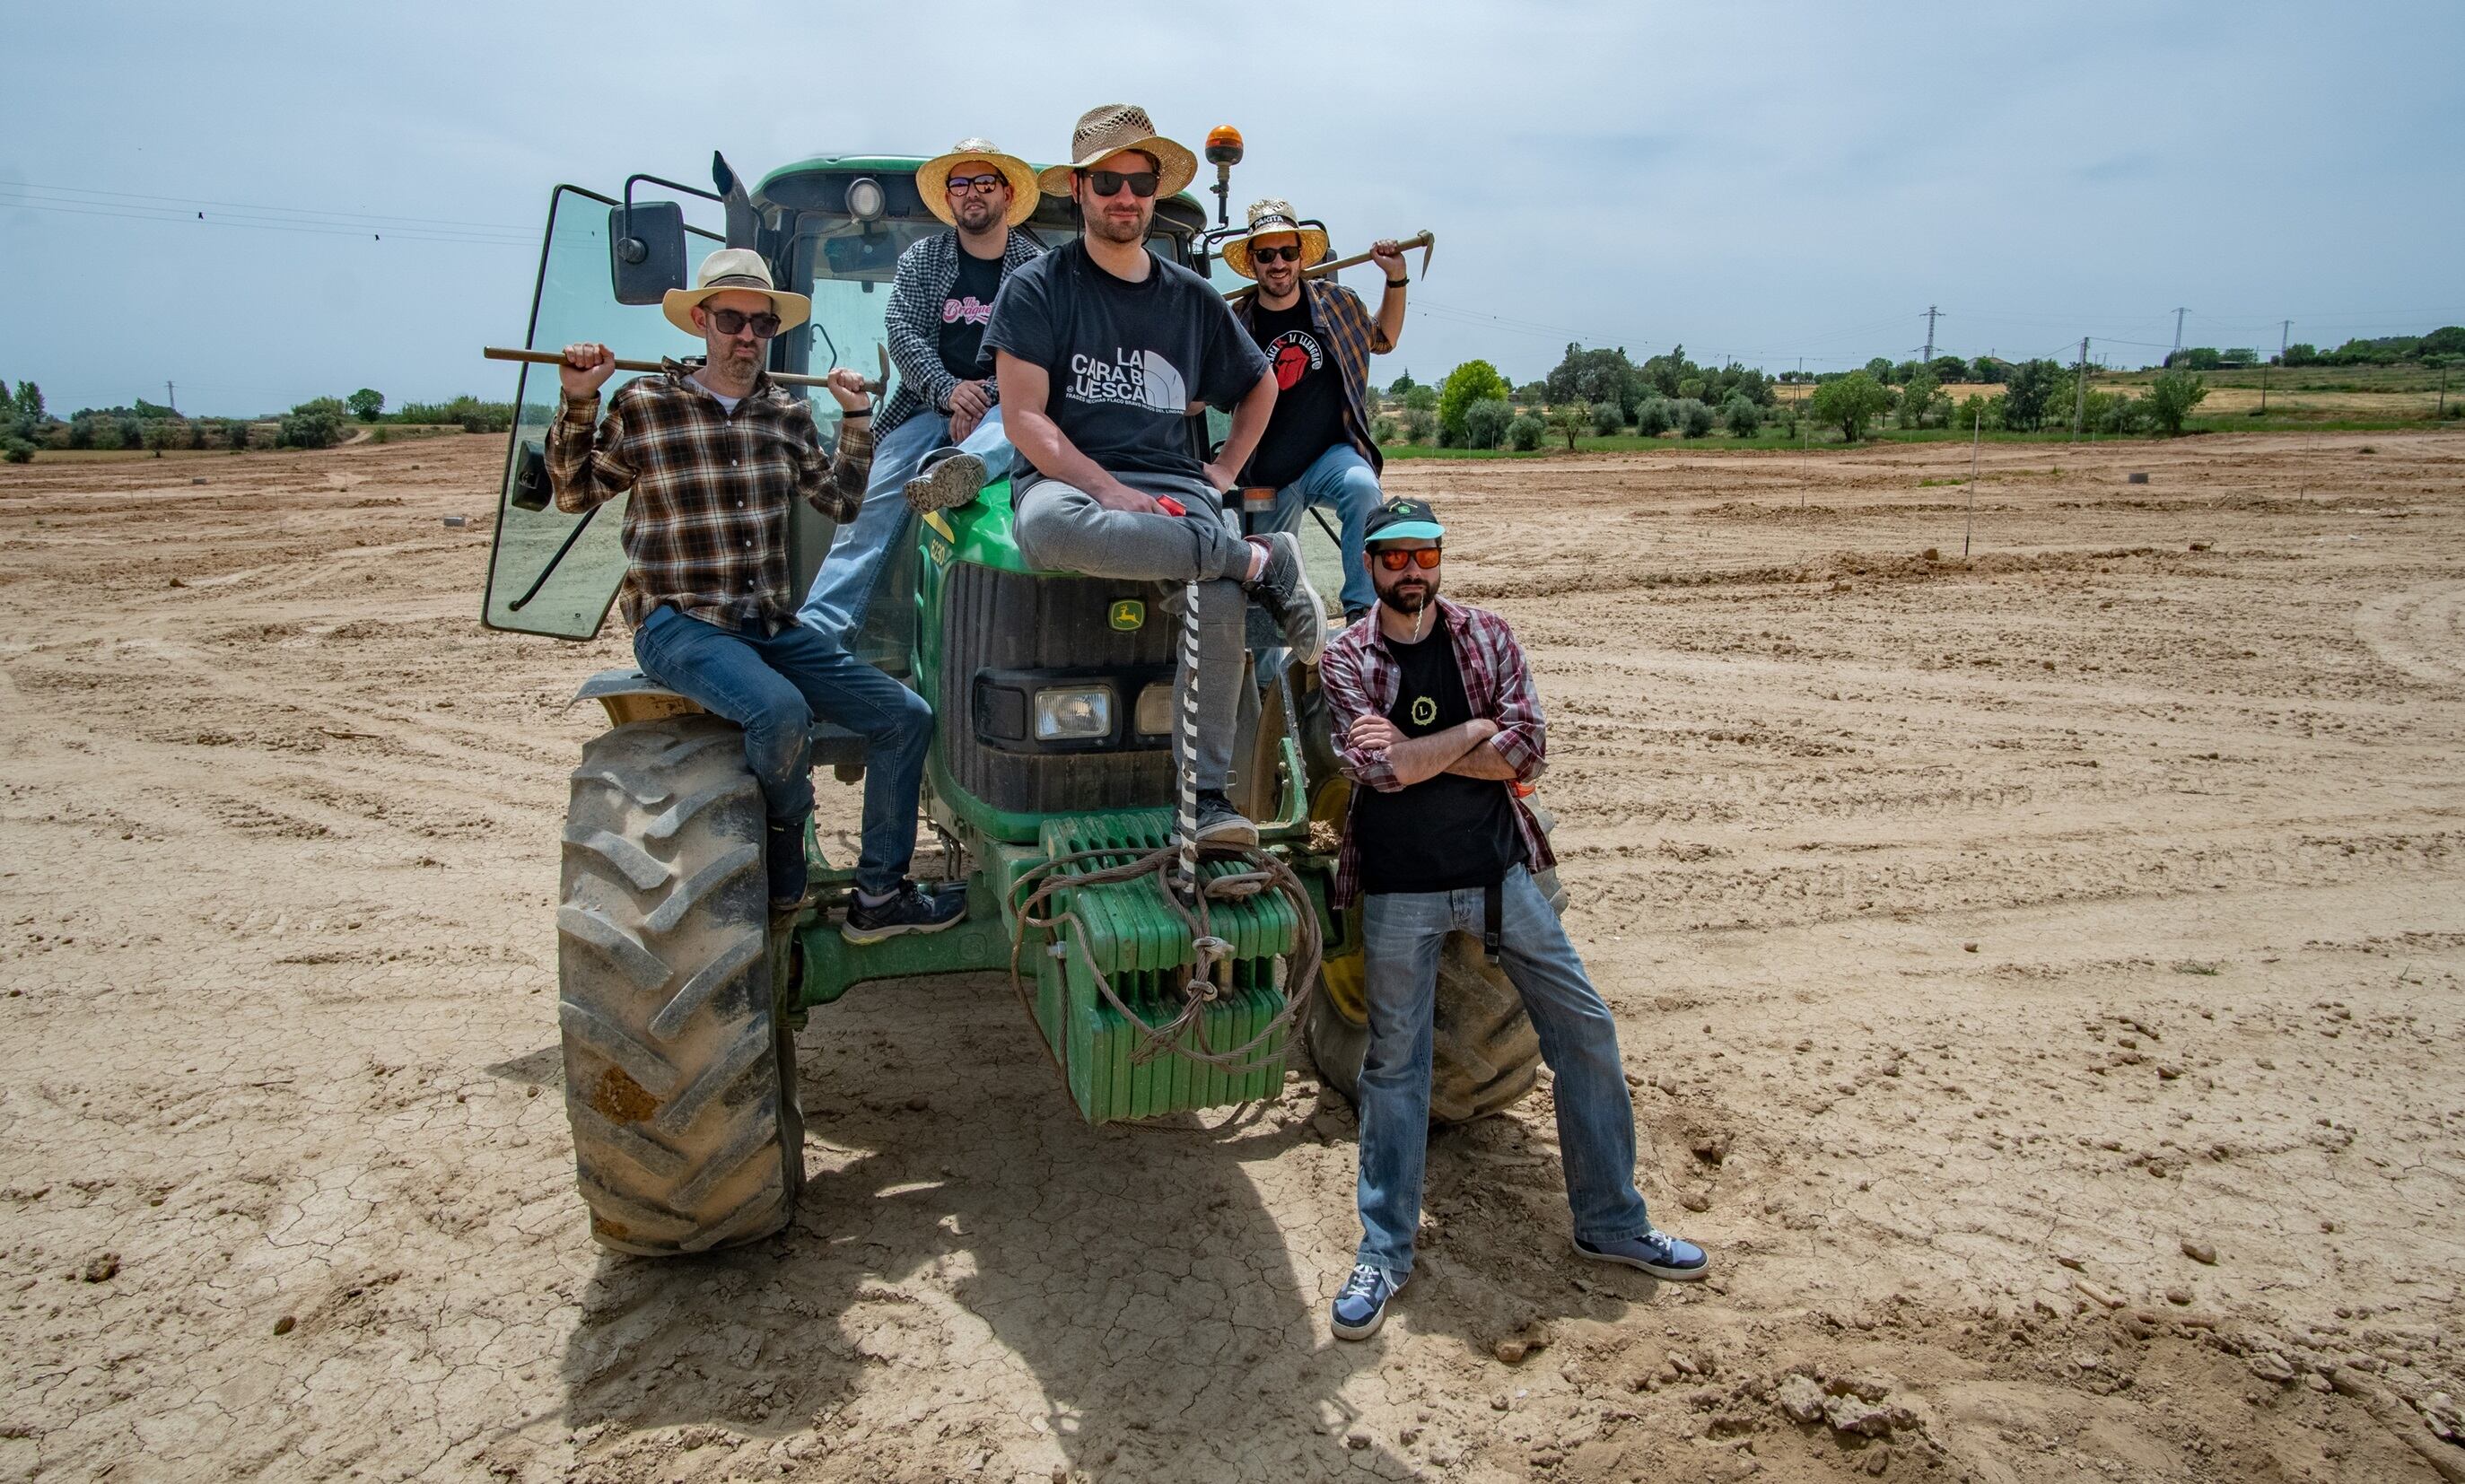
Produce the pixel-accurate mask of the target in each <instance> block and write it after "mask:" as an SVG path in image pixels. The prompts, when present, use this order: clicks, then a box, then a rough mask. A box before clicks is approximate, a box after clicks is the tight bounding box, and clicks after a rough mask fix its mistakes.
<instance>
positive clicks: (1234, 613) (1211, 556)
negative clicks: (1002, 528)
mask: <svg viewBox="0 0 2465 1484" xmlns="http://www.w3.org/2000/svg"><path fill="white" fill-rule="evenodd" d="M1121 482H1122V483H1123V484H1126V485H1128V486H1129V487H1130V488H1132V489H1134V490H1137V491H1138V492H1139V493H1140V494H1142V495H1169V496H1171V497H1172V498H1175V499H1178V500H1180V501H1181V502H1182V503H1183V504H1184V505H1187V506H1188V507H1189V514H1188V515H1186V516H1167V515H1141V514H1138V513H1136V512H1133V511H1127V510H1107V509H1105V508H1104V507H1103V506H1101V505H1099V504H1098V503H1096V499H1095V497H1094V496H1092V495H1089V494H1088V493H1087V492H1086V491H1084V490H1081V489H1077V488H1076V487H1074V486H1071V485H1067V484H1063V483H1062V482H1060V481H1059V480H1057V479H1045V480H1041V481H1039V482H1038V483H1037V484H1036V485H1035V487H1034V488H1033V489H1031V490H1029V491H1028V492H1027V494H1026V495H1025V496H1024V497H1023V498H1021V499H1020V500H1019V502H1018V508H1017V512H1016V516H1015V522H1014V529H1015V530H1016V532H1017V536H1018V549H1019V554H1020V555H1022V556H1024V557H1026V558H1027V560H1028V561H1030V562H1032V563H1033V564H1034V565H1037V566H1040V567H1044V568H1046V569H1048V570H1053V571H1062V572H1083V573H1085V574H1086V575H1087V576H1089V577H1124V578H1134V579H1139V580H1143V581H1149V582H1167V583H1174V584H1180V583H1187V582H1190V581H1192V580H1195V581H1196V582H1197V584H1198V674H1197V676H1191V675H1190V674H1189V671H1188V665H1187V664H1186V663H1185V664H1183V665H1182V666H1181V668H1180V671H1179V673H1178V674H1176V675H1175V676H1174V677H1173V703H1174V704H1173V714H1174V715H1175V716H1179V715H1180V714H1181V708H1182V707H1183V706H1185V705H1187V704H1188V698H1189V689H1190V686H1191V685H1192V684H1193V683H1195V684H1196V685H1197V687H1198V758H1197V773H1198V786H1199V787H1201V788H1203V789H1204V788H1222V787H1223V786H1225V784H1226V782H1227V781H1228V780H1229V779H1230V778H1231V777H1232V773H1233V728H1234V726H1235V724H1236V720H1237V718H1238V717H1239V715H1240V709H1241V694H1240V685H1241V641H1242V625H1243V622H1244V615H1245V614H1246V613H1247V612H1248V609H1249V601H1250V600H1249V597H1248V595H1247V594H1246V593H1244V592H1243V591H1242V590H1241V579H1242V578H1243V577H1245V576H1247V575H1248V573H1249V570H1250V552H1251V546H1250V543H1248V542H1246V541H1243V540H1242V539H1241V537H1240V536H1239V534H1238V533H1236V532H1235V531H1234V530H1233V527H1232V526H1231V525H1230V524H1229V523H1228V522H1226V521H1225V520H1224V519H1223V517H1222V515H1221V514H1220V513H1219V512H1220V511H1221V509H1222V506H1221V505H1220V504H1219V503H1218V500H1217V497H1216V495H1215V494H1214V492H1213V491H1211V490H1210V489H1209V488H1208V487H1207V485H1206V484H1205V483H1204V482H1202V481H1200V480H1197V479H1178V478H1173V477H1171V476H1166V475H1123V476H1121ZM1181 607H1182V589H1181V588H1180V587H1174V588H1173V589H1172V590H1171V591H1170V592H1168V593H1166V596H1165V608H1166V610H1167V611H1169V612H1172V613H1174V614H1176V615H1178V614H1179V613H1180V611H1181ZM1173 653H1175V654H1176V655H1178V654H1179V653H1181V650H1180V645H1179V644H1178V643H1177V642H1176V644H1175V645H1174V650H1173ZM1180 748H1181V729H1180V728H1179V727H1178V726H1176V727H1174V729H1173V749H1174V752H1175V753H1176V755H1177V754H1178V753H1179V751H1180Z"/></svg>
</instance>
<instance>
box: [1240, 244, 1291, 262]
mask: <svg viewBox="0 0 2465 1484" xmlns="http://www.w3.org/2000/svg"><path fill="white" fill-rule="evenodd" d="M1250 257H1251V259H1252V260H1253V261H1255V262H1261V263H1298V262H1299V261H1300V260H1301V250H1300V249H1299V247H1298V246H1295V247H1279V248H1261V247H1254V248H1252V249H1251V250H1250Z"/></svg>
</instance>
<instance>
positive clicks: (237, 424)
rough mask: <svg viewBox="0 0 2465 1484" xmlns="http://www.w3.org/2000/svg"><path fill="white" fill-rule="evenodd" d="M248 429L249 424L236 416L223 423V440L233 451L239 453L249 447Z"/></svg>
mask: <svg viewBox="0 0 2465 1484" xmlns="http://www.w3.org/2000/svg"><path fill="white" fill-rule="evenodd" d="M248 429H249V425H248V424H247V423H246V422H244V421H242V420H241V419H239V418H236V417H234V418H232V419H230V420H229V421H227V422H225V423H224V424H223V442H224V443H225V444H226V445H228V446H229V447H230V449H231V451H232V452H233V453H234V454H237V453H240V452H242V451H244V450H245V449H247V447H248Z"/></svg>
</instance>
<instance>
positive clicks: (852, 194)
mask: <svg viewBox="0 0 2465 1484" xmlns="http://www.w3.org/2000/svg"><path fill="white" fill-rule="evenodd" d="M889 204H890V201H889V198H888V197H887V196H885V195H884V194H883V193H882V189H881V182H879V181H877V180H875V179H874V178H873V177H872V176H870V175H862V176H858V177H857V178H855V180H852V181H850V182H848V188H847V209H848V214H849V215H850V216H853V217H855V219H856V220H857V221H860V222H877V221H879V220H881V213H882V211H883V210H884V209H885V208H886V207H888V206H889Z"/></svg>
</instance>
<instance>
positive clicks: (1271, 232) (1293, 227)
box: [1216, 196, 1327, 278]
mask: <svg viewBox="0 0 2465 1484" xmlns="http://www.w3.org/2000/svg"><path fill="white" fill-rule="evenodd" d="M1280 236H1298V237H1299V238H1300V239H1301V266H1302V267H1304V268H1309V267H1313V266H1315V265H1317V264H1319V263H1322V262H1325V261H1326V251H1327V249H1326V233H1325V232H1324V231H1322V230H1321V229H1320V228H1317V227H1304V226H1302V225H1301V219H1300V218H1299V217H1298V216H1296V215H1294V214H1293V204H1292V203H1291V202H1289V201H1278V200H1277V199H1276V198H1275V197H1273V196H1268V197H1265V198H1264V199H1261V200H1257V201H1253V202H1251V203H1250V230H1249V231H1248V232H1245V233H1242V234H1241V235H1240V236H1237V237H1232V238H1228V239H1226V241H1225V243H1224V245H1223V246H1222V247H1220V248H1218V249H1216V251H1217V252H1218V253H1220V254H1222V255H1223V256H1224V266H1225V267H1227V268H1230V269H1232V270H1233V272H1234V273H1237V274H1239V275H1240V276H1241V277H1244V278H1255V277H1258V276H1257V275H1256V274H1255V273H1252V272H1251V271H1250V244H1251V242H1252V241H1253V240H1254V239H1255V238H1258V237H1280Z"/></svg>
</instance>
